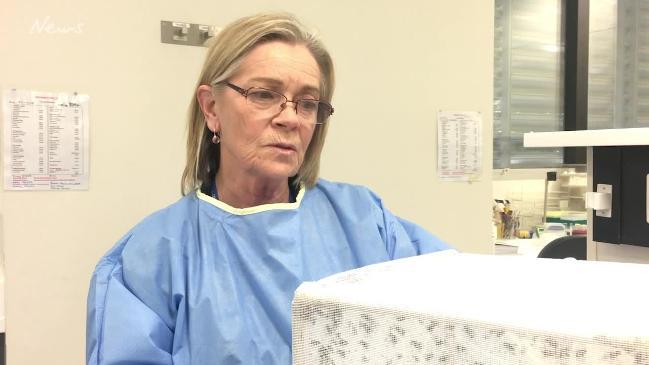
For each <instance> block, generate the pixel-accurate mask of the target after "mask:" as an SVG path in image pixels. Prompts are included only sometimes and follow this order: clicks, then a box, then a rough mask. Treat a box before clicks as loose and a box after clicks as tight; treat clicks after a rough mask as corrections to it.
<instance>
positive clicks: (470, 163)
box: [437, 111, 482, 181]
mask: <svg viewBox="0 0 649 365" xmlns="http://www.w3.org/2000/svg"><path fill="white" fill-rule="evenodd" d="M481 172H482V116H481V115H480V113H479V112H461V111H439V113H438V115H437V175H438V176H439V177H440V178H441V179H443V180H450V181H474V180H477V179H478V177H479V176H480V174H481Z"/></svg>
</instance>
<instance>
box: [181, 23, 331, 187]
mask: <svg viewBox="0 0 649 365" xmlns="http://www.w3.org/2000/svg"><path fill="white" fill-rule="evenodd" d="M269 41H284V42H290V43H293V44H303V45H304V46H305V47H307V49H308V50H309V51H310V52H311V54H312V55H313V58H314V59H315V61H316V62H317V64H318V66H319V68H320V74H321V77H320V93H321V94H320V99H321V100H323V101H327V102H331V97H332V95H333V90H334V69H333V62H332V60H331V56H330V55H329V53H328V52H327V50H326V49H325V47H324V45H323V44H322V42H321V41H320V40H319V39H318V38H317V36H316V35H315V34H314V33H313V32H310V31H308V30H307V29H306V27H305V26H304V25H303V24H302V23H300V21H299V20H297V19H296V18H295V17H294V16H293V15H291V14H287V13H270V14H259V15H254V16H249V17H245V18H241V19H239V20H236V21H235V22H233V23H231V24H229V25H228V26H226V27H225V28H223V30H221V31H220V32H219V33H218V35H217V36H216V37H215V38H214V39H213V40H212V43H211V45H210V47H209V49H208V52H207V57H206V58H205V63H204V64H203V70H202V71H201V75H200V77H199V79H198V84H197V86H196V88H195V89H197V88H198V86H200V85H216V84H217V83H219V82H222V81H224V80H227V79H228V78H229V77H231V76H232V75H233V74H234V73H235V72H236V71H237V69H238V68H239V66H240V65H241V62H242V60H243V58H244V57H245V56H246V55H247V54H248V53H250V51H251V50H252V49H254V48H255V47H256V46H258V45H259V44H262V43H265V42H269ZM323 122H324V121H323ZM326 135H327V123H323V124H317V125H316V127H315V131H314V132H313V137H312V138H311V143H310V144H309V147H308V148H307V151H306V153H305V156H304V162H303V163H302V165H301V166H300V168H299V170H298V173H297V174H296V175H295V176H293V177H291V178H290V179H289V181H290V183H291V184H293V185H294V186H298V185H299V184H304V185H305V186H306V187H307V188H310V187H312V186H313V185H315V183H316V180H317V179H318V172H319V169H320V154H321V153H322V147H323V146H324V141H325V137H326ZM211 138H212V135H211V131H210V130H209V129H208V127H207V125H206V123H205V120H204V117H203V113H202V111H201V108H200V105H199V103H198V100H197V98H196V94H194V95H193V98H192V101H191V104H190V107H189V120H188V123H187V146H186V148H187V161H186V165H185V170H184V171H183V176H182V180H181V191H182V194H183V195H185V194H188V193H189V192H191V191H193V190H195V189H197V188H200V187H201V186H202V185H203V184H206V183H210V184H211V181H210V179H213V178H214V176H216V172H217V171H218V168H219V157H220V153H219V151H220V150H219V145H218V144H213V143H212V142H211Z"/></svg>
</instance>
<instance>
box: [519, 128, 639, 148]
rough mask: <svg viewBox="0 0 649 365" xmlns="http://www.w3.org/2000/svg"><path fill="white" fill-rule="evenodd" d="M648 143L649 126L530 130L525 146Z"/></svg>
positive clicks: (526, 134)
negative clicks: (577, 129) (547, 130)
mask: <svg viewBox="0 0 649 365" xmlns="http://www.w3.org/2000/svg"><path fill="white" fill-rule="evenodd" d="M638 145H649V128H620V129H596V130H585V131H563V132H537V133H535V132H530V133H525V134H524V135H523V146H525V147H588V146H638Z"/></svg>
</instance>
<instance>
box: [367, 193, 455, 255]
mask: <svg viewBox="0 0 649 365" xmlns="http://www.w3.org/2000/svg"><path fill="white" fill-rule="evenodd" d="M371 195H372V196H373V198H374V200H375V203H376V204H377V206H378V207H379V209H380V211H381V213H380V214H381V215H382V217H381V220H382V221H383V222H382V225H384V227H385V231H386V233H387V235H386V237H385V240H386V242H385V243H386V249H387V251H388V255H389V256H390V259H398V258H403V257H409V256H413V255H423V254H427V253H432V252H437V251H443V250H449V249H453V247H451V246H450V245H448V244H447V243H445V242H444V241H442V240H440V239H439V238H437V237H435V236H434V235H432V234H431V233H429V232H428V231H426V230H425V229H423V228H422V227H421V226H419V225H417V224H415V223H412V222H410V221H408V220H406V219H403V218H400V217H397V216H395V215H394V214H392V213H391V212H390V211H389V210H388V209H387V208H386V207H385V206H384V205H383V202H382V200H381V199H380V198H379V197H378V196H377V195H376V194H374V193H373V192H371Z"/></svg>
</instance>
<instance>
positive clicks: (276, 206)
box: [196, 183, 306, 215]
mask: <svg viewBox="0 0 649 365" xmlns="http://www.w3.org/2000/svg"><path fill="white" fill-rule="evenodd" d="M305 192H306V188H305V187H304V185H303V184H300V186H299V188H298V189H297V191H295V189H290V195H289V198H290V200H291V202H290V203H271V204H262V205H256V206H254V207H248V208H235V207H233V206H231V205H229V204H226V203H224V202H222V201H220V200H218V199H217V197H218V191H217V190H216V183H214V184H213V185H212V189H211V191H210V194H205V193H204V192H202V191H201V189H197V190H196V196H197V197H198V198H199V199H201V200H203V201H204V202H207V203H209V204H211V205H214V206H216V207H217V208H219V209H221V210H224V211H226V212H228V213H231V214H234V215H248V214H255V213H261V212H265V211H269V210H296V209H298V208H299V207H300V203H301V202H302V198H303V197H304V193H305Z"/></svg>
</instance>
